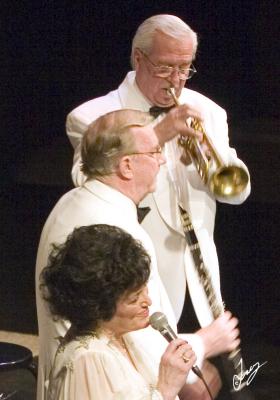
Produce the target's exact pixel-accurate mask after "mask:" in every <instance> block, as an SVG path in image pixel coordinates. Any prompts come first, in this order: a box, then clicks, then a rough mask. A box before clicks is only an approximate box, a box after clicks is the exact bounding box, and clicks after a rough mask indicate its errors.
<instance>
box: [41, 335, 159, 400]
mask: <svg viewBox="0 0 280 400" xmlns="http://www.w3.org/2000/svg"><path fill="white" fill-rule="evenodd" d="M132 337H133V333H128V334H126V335H124V340H125V343H126V346H127V349H128V351H129V353H130V356H131V358H132V360H133V362H134V364H135V366H136V368H137V370H136V369H135V368H134V367H133V366H132V364H131V363H130V362H129V360H128V359H127V358H126V357H125V356H124V355H123V354H122V353H121V352H120V351H119V350H118V349H117V348H116V347H115V346H114V344H113V343H112V341H111V340H110V339H109V338H108V337H106V336H104V335H101V336H99V337H98V338H97V337H96V336H94V335H88V336H82V337H79V338H76V339H74V340H72V341H70V342H67V343H66V342H65V340H64V339H62V338H60V339H59V340H60V344H59V346H58V350H57V352H56V356H55V360H54V364H53V366H52V369H51V373H50V377H49V380H48V381H47V382H46V383H45V385H46V387H47V388H48V389H47V393H48V395H47V400H81V399H82V400H110V399H114V400H131V399H133V400H162V399H163V398H162V396H161V394H160V393H159V392H158V391H157V390H156V389H155V388H156V385H157V366H155V365H152V362H151V360H150V359H149V358H148V356H147V355H146V354H145V353H144V352H143V350H142V349H139V346H138V347H137V345H136V342H135V341H134V340H133V338H132Z"/></svg>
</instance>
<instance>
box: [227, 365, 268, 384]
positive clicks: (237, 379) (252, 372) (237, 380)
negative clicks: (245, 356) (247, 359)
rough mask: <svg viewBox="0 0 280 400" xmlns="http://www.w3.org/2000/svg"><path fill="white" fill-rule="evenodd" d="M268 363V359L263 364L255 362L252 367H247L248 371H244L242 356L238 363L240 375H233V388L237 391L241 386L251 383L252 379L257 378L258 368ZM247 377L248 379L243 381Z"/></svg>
mask: <svg viewBox="0 0 280 400" xmlns="http://www.w3.org/2000/svg"><path fill="white" fill-rule="evenodd" d="M266 363H267V361H265V362H264V363H262V364H260V363H259V362H256V363H255V364H253V365H251V367H250V368H249V369H247V370H246V371H243V364H242V358H241V359H240V361H239V363H238V366H240V370H241V371H240V373H239V374H238V375H233V389H234V390H235V391H238V390H240V388H241V386H244V385H245V384H246V385H247V386H249V385H250V383H251V382H252V380H253V379H254V378H255V376H256V374H257V372H258V370H259V369H260V368H261V367H262V366H263V365H265V364H266ZM245 378H247V379H246V381H245V382H243V381H244V379H245ZM242 382H243V383H242Z"/></svg>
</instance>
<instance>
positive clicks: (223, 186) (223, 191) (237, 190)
mask: <svg viewBox="0 0 280 400" xmlns="http://www.w3.org/2000/svg"><path fill="white" fill-rule="evenodd" d="M248 181H249V177H248V174H247V172H246V171H245V170H244V169H242V168H240V167H237V166H234V165H230V166H221V167H220V168H218V169H217V170H216V171H215V172H214V173H213V174H212V175H211V176H210V179H209V183H208V184H209V188H210V190H211V192H212V193H213V194H214V195H215V196H217V197H223V198H232V197H234V196H238V195H239V194H241V193H242V192H243V191H244V189H245V188H246V186H247V184H248Z"/></svg>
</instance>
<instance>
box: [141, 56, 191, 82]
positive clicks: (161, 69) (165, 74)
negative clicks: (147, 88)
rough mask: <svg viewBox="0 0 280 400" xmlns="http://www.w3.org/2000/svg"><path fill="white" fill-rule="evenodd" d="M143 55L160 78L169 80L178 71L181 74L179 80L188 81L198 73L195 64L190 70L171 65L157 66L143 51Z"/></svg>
mask: <svg viewBox="0 0 280 400" xmlns="http://www.w3.org/2000/svg"><path fill="white" fill-rule="evenodd" d="M141 53H142V54H143V56H144V57H145V59H146V60H147V61H149V63H150V64H151V65H152V66H153V68H154V75H155V76H157V77H158V78H169V77H170V76H171V75H172V74H173V73H174V71H176V72H178V74H179V79H180V80H184V81H185V80H187V79H191V78H192V77H193V76H194V74H195V73H196V72H197V71H196V69H195V67H194V65H193V64H192V65H191V66H190V67H188V68H182V67H171V66H169V65H157V64H155V63H153V62H152V60H151V59H150V58H149V57H148V56H147V54H145V53H144V52H143V51H141Z"/></svg>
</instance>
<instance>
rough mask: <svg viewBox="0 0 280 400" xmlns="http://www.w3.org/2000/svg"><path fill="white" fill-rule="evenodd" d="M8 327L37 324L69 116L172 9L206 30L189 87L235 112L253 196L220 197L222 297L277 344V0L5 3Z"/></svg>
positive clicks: (245, 323)
mask: <svg viewBox="0 0 280 400" xmlns="http://www.w3.org/2000/svg"><path fill="white" fill-rule="evenodd" d="M1 8H2V11H1V16H2V17H1V19H2V21H1V39H2V42H3V43H2V45H1V54H2V57H1V58H2V60H1V63H0V64H1V67H0V68H1V76H2V77H1V86H2V90H3V92H2V93H3V94H2V96H1V98H2V101H1V103H2V104H1V122H2V124H3V127H2V132H1V135H2V136H1V137H2V140H1V148H2V152H1V164H2V165H1V209H0V217H1V221H0V223H1V228H0V234H1V276H0V279H1V293H0V300H1V307H0V324H1V326H0V329H10V330H18V331H25V332H36V331H37V322H36V311H35V298H34V266H35V258H36V250H37V245H38V240H39V236H40V232H41V229H42V226H43V223H44V221H45V219H46V217H47V215H48V214H49V212H50V210H51V209H52V207H53V205H54V204H55V202H56V201H57V199H58V198H59V197H60V196H61V195H62V194H63V193H64V192H65V191H66V190H68V189H69V188H71V187H72V183H71V179H70V169H71V162H72V160H71V158H72V149H71V146H70V144H69V143H68V140H67V138H66V135H65V128H64V125H65V118H66V115H67V113H68V112H70V111H71V110H72V109H73V108H74V107H76V106H77V105H79V104H80V103H82V102H84V101H86V100H88V99H91V98H93V97H96V96H99V95H102V94H105V93H106V92H107V91H109V90H112V89H114V88H116V87H117V86H118V85H119V83H120V82H121V81H122V79H123V78H124V76H125V74H126V72H127V70H128V69H129V57H130V45H131V39H132V36H133V35H134V33H135V30H136V28H137V26H138V25H139V24H140V23H141V22H142V21H143V20H144V19H145V18H147V17H149V16H151V15H154V14H158V13H170V14H175V15H177V16H179V17H181V18H182V19H184V20H185V21H186V22H187V23H189V24H190V25H191V27H192V28H193V29H194V30H195V31H197V32H198V34H199V41H200V45H199V51H198V55H197V60H196V62H195V65H196V68H197V70H198V74H197V75H196V77H195V78H193V80H191V81H190V84H189V87H190V88H192V89H195V90H198V91H200V92H201V93H203V94H205V95H207V96H209V97H210V98H212V99H213V100H214V101H216V102H217V103H219V104H220V105H221V106H222V107H224V108H225V109H226V110H227V112H228V119H229V125H230V137H231V144H232V145H233V146H234V147H235V148H236V149H237V151H238V154H239V156H240V158H241V159H243V160H244V161H245V163H246V164H247V165H248V167H249V169H250V172H251V178H252V194H251V196H250V198H249V199H248V200H247V201H246V202H245V203H244V204H243V205H241V206H238V207H236V206H229V205H219V207H218V213H217V223H216V244H217V248H218V253H219V257H220V264H221V278H222V288H223V295H224V298H225V302H226V304H227V307H228V308H229V309H231V310H233V311H234V313H235V314H237V315H238V316H239V319H240V325H241V329H242V337H243V340H246V339H247V338H253V340H254V339H256V340H257V339H258V338H260V337H261V338H262V339H263V340H265V341H266V342H267V343H271V344H274V345H279V333H278V332H279V307H278V304H279V300H280V299H279V297H280V296H279V292H280V289H279V266H278V263H279V255H280V254H279V245H278V236H279V202H280V196H279V173H278V171H279V166H280V161H279V101H278V98H279V60H278V55H279V48H278V43H279V2H278V1H257V0H256V1H238V0H235V1H230V0H225V1H179V0H173V1H141V0H138V1H132V0H126V1H106V0H105V1H103V2H101V1H100V2H99V1H94V0H91V1H66V0H64V1H62V0H61V1H37V2H32V1H28V2H24V1H21V2H20V1H19V2H15V1H11V2H4V4H3V5H1Z"/></svg>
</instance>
